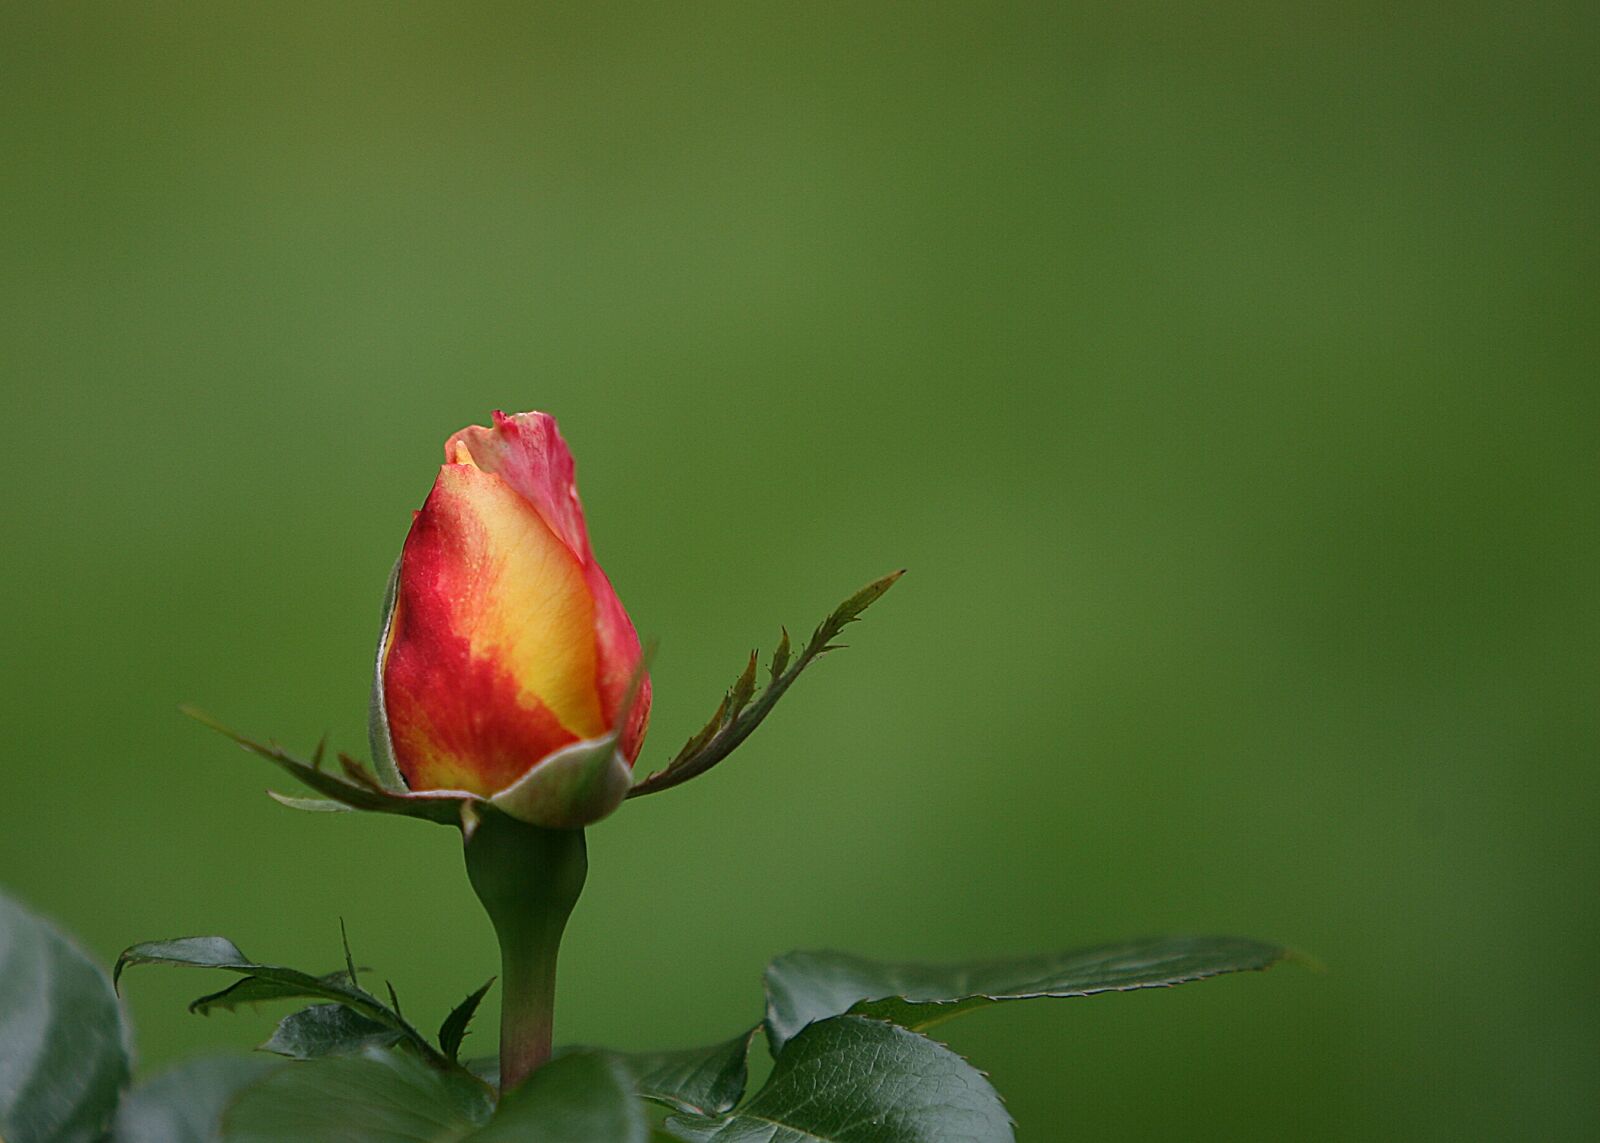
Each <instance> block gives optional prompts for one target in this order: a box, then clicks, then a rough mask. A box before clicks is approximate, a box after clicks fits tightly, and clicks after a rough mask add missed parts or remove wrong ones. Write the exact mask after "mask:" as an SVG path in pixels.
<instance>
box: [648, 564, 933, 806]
mask: <svg viewBox="0 0 1600 1143" xmlns="http://www.w3.org/2000/svg"><path fill="white" fill-rule="evenodd" d="M904 574H905V572H904V570H903V569H902V570H901V571H897V572H891V573H889V574H888V575H886V576H884V577H883V578H882V579H878V580H874V581H873V582H872V583H869V584H868V585H867V586H866V587H864V588H862V589H861V590H860V591H858V592H856V593H855V594H854V595H852V596H851V597H850V598H849V599H847V600H845V601H844V602H843V603H841V604H840V605H839V606H838V607H836V608H834V609H833V611H832V612H831V613H830V614H829V616H828V618H826V619H824V620H823V621H822V623H821V624H820V625H819V626H818V627H817V629H816V631H815V632H813V633H812V636H811V639H810V641H808V642H807V643H806V645H805V647H804V648H803V649H802V650H801V652H800V654H799V656H798V657H797V658H796V659H795V660H794V662H793V663H790V662H789V654H790V647H789V632H788V630H787V629H785V630H784V632H783V638H782V639H781V640H780V641H779V643H778V649H777V651H776V652H774V654H773V656H772V668H771V671H770V681H769V682H768V684H767V688H766V690H765V691H763V692H762V693H761V696H760V697H759V698H754V699H752V696H753V695H754V692H755V682H756V658H757V657H756V653H754V652H752V653H751V656H750V661H749V663H748V664H747V665H746V667H745V669H744V671H743V672H742V673H741V674H740V675H739V678H738V680H737V681H735V683H734V684H733V687H732V688H731V689H730V690H729V691H728V693H727V694H726V695H725V696H723V699H722V704H721V705H720V706H718V707H717V711H716V713H715V714H713V715H712V716H711V721H710V722H708V723H706V725H705V726H704V727H703V728H702V729H701V730H700V731H699V732H698V733H696V734H695V735H694V736H693V737H691V738H690V739H689V741H688V742H686V743H684V745H683V749H682V750H679V751H678V753H677V756H676V757H674V758H673V759H672V761H671V762H669V763H667V765H666V766H664V767H662V768H661V769H660V770H657V771H656V772H655V773H653V774H651V775H650V776H649V777H647V778H643V779H641V780H639V781H638V782H636V783H635V784H634V785H633V788H632V789H630V790H629V791H628V797H630V798H638V797H643V796H644V795H645V794H654V793H658V792H659V791H661V790H669V789H671V788H672V787H673V786H680V785H682V784H683V783H684V782H687V781H689V779H691V778H698V777H699V776H700V775H701V774H704V773H705V772H706V771H707V770H709V769H711V768H712V767H713V766H715V765H716V764H717V763H718V762H721V761H722V760H723V759H724V758H726V757H727V756H728V755H729V754H732V753H733V751H734V750H735V749H736V748H737V747H738V746H739V745H740V743H742V742H744V740H745V739H746V738H749V737H750V735H751V734H753V733H754V732H755V729H756V727H758V726H760V725H761V722H762V720H763V719H765V718H766V717H767V715H768V714H770V713H771V712H772V708H773V707H775V706H776V705H777V704H778V700H779V699H780V698H782V697H783V694H784V692H785V691H787V690H788V689H789V687H790V686H792V685H793V684H794V681H795V680H796V679H798V678H799V677H800V673H801V672H802V671H804V670H805V669H806V667H808V666H810V665H811V664H812V663H813V662H815V661H816V660H817V659H819V658H820V657H822V656H823V655H825V654H827V653H828V652H829V651H836V650H838V649H839V648H838V647H837V646H836V645H835V644H834V643H833V640H834V639H835V638H836V637H837V636H838V635H839V633H840V632H841V631H843V630H844V628H845V626H846V625H847V624H850V623H854V622H855V621H856V620H857V619H859V618H860V617H861V613H862V612H863V611H865V610H866V609H867V608H868V607H869V606H871V605H872V604H873V603H874V602H876V601H877V600H878V599H879V598H881V597H882V595H883V593H884V592H886V591H888V590H889V589H890V588H891V587H893V586H894V584H895V581H896V580H898V579H899V578H900V577H901V576H902V575H904Z"/></svg>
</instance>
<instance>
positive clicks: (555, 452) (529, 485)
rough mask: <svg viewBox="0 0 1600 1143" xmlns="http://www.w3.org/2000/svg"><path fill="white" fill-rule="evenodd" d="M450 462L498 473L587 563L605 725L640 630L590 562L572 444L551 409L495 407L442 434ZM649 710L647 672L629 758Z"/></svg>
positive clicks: (627, 744) (631, 725) (620, 697)
mask: <svg viewBox="0 0 1600 1143" xmlns="http://www.w3.org/2000/svg"><path fill="white" fill-rule="evenodd" d="M445 457H446V459H447V460H448V461H450V462H451V463H453V464H471V465H475V466H476V467H477V468H479V469H482V470H483V471H484V472H490V473H493V474H495V475H496V476H499V477H500V478H501V479H502V480H504V481H505V482H506V483H507V484H508V485H509V486H510V487H511V488H512V489H513V490H515V491H516V492H517V493H518V494H519V495H521V496H522V497H523V499H524V500H526V501H527V502H528V503H529V504H531V505H532V506H533V508H534V510H535V511H536V512H537V513H538V514H539V516H540V518H541V519H543V520H544V522H545V523H546V524H547V525H549V527H550V530H551V531H552V532H554V533H555V534H556V535H557V536H558V537H560V538H561V540H562V542H563V543H565V544H566V546H567V548H568V550H570V551H571V552H572V554H573V556H574V557H575V558H576V559H578V560H579V561H580V562H581V564H582V566H583V570H584V579H585V581H586V583H587V584H588V589H589V594H590V596H591V598H592V599H593V601H594V625H595V638H596V656H597V658H596V674H595V686H596V688H597V689H598V691H599V694H600V704H601V712H602V715H603V717H604V719H605V722H606V725H607V726H608V727H609V726H613V725H615V723H616V720H617V718H618V717H619V715H620V714H621V707H622V703H623V702H624V700H625V699H626V697H627V691H628V684H629V683H630V682H631V680H632V678H633V672H634V670H635V668H636V667H637V666H638V663H639V658H640V655H641V648H640V645H639V635H638V632H637V631H635V630H634V626H633V621H632V620H631V619H629V618H628V613H627V611H626V610H625V609H624V608H623V606H622V602H621V600H619V599H618V598H617V593H616V591H615V590H614V589H613V588H612V586H611V581H610V579H609V578H607V576H606V573H605V572H604V571H603V570H602V569H601V567H600V565H599V564H598V563H596V562H595V558H594V553H593V551H592V550H591V549H590V546H589V532H588V528H587V526H586V525H585V523H584V518H583V505H582V503H581V501H580V500H579V499H578V485H577V471H576V465H575V463H574V462H573V459H572V450H571V449H569V448H568V447H567V442H566V441H565V440H564V439H563V438H562V436H561V431H560V429H559V428H557V426H556V420H555V418H554V417H552V416H550V414H548V413H517V414H515V415H513V416H506V415H505V414H504V413H501V412H496V413H495V414H494V424H493V425H492V426H491V427H488V428H485V427H483V426H481V425H471V426H468V427H467V428H465V429H462V430H461V431H460V432H458V433H456V434H455V435H453V436H452V437H451V438H450V439H449V440H448V441H446V442H445ZM649 717H650V681H649V679H648V678H647V679H645V680H644V682H643V684H642V686H641V689H640V693H639V696H638V700H637V703H636V704H635V706H634V709H633V712H632V714H631V716H630V717H629V720H628V725H627V726H626V727H624V728H623V734H622V742H621V747H620V748H621V750H622V753H623V756H624V757H625V758H627V760H628V762H629V763H630V764H631V763H632V762H633V761H634V759H635V758H637V757H638V754H639V748H640V746H641V745H642V743H643V741H644V733H645V730H646V727H647V725H648V722H649Z"/></svg>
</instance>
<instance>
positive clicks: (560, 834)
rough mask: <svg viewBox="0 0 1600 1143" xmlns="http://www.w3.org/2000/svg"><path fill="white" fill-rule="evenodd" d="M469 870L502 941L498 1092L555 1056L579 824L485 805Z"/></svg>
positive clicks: (578, 884)
mask: <svg viewBox="0 0 1600 1143" xmlns="http://www.w3.org/2000/svg"><path fill="white" fill-rule="evenodd" d="M466 857H467V876H468V878H469V879H470V880H471V882H472V888H473V890H474V891H475V892H476V893H477V894H478V899H479V900H480V901H482V902H483V907H484V910H485V911H486V912H487V913H488V914H489V920H490V921H491V922H493V924H494V931H495V936H496V937H497V938H499V941H500V981H501V992H500V1090H501V1091H502V1092H508V1091H510V1090H511V1089H513V1088H514V1087H516V1086H517V1085H518V1084H520V1083H521V1082H522V1081H523V1080H525V1079H526V1078H527V1077H528V1076H529V1075H530V1074H531V1073H532V1072H534V1071H535V1070H536V1069H538V1068H539V1067H541V1066H542V1065H543V1064H545V1063H546V1062H548V1061H549V1059H550V1045H551V1034H552V1032H553V1030H554V1014H555V992H556V954H557V952H558V951H559V949H560V947H561V934H562V933H563V932H564V931H565V929H566V926H567V918H568V917H569V916H570V915H571V913H572V907H573V906H574V905H575V904H576V903H577V900H578V895H579V894H580V893H581V892H582V891H583V882H584V878H585V877H586V876H587V874H588V864H589V863H588V856H587V853H586V849H585V846H584V839H583V831H582V830H557V829H543V828H541V827H539V826H533V825H528V824H526V823H524V822H520V821H518V820H516V819H515V818H512V817H509V816H508V815H506V814H502V813H499V812H497V811H494V810H489V809H486V810H485V811H484V812H483V816H482V818H481V819H480V820H479V821H478V823H477V825H476V828H474V829H473V830H472V831H471V832H470V833H469V834H468V836H467V843H466Z"/></svg>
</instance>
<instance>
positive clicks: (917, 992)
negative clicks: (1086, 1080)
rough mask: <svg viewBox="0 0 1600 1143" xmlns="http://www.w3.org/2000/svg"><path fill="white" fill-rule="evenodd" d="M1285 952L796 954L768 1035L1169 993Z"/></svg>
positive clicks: (1144, 943) (772, 988) (1252, 944)
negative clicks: (925, 961)
mask: <svg viewBox="0 0 1600 1143" xmlns="http://www.w3.org/2000/svg"><path fill="white" fill-rule="evenodd" d="M1287 955H1288V951H1287V950H1286V949H1283V948H1281V947H1279V946H1277V945H1270V944H1265V943H1263V942H1261V941H1250V940H1242V939H1240V938H1238V937H1157V938H1153V939H1150V940H1141V941H1127V942H1124V943H1121V944H1114V945H1099V946H1096V947H1094V948H1087V949H1074V950H1071V951H1069V952H1062V953H1048V954H1044V955H1040V956H1027V957H1013V958H1010V959H1006V960H991V961H974V962H970V963H964V964H950V965H918V964H885V963H882V962H880V961H872V960H867V959H865V958H863V957H857V956H851V955H849V954H847V953H834V952H793V953H788V954H786V955H784V956H781V957H779V958H778V959H777V960H775V961H773V962H772V964H771V965H769V966H768V967H767V979H766V986H767V1023H766V1026H767V1037H768V1040H769V1041H770V1042H771V1044H772V1046H773V1048H774V1050H778V1049H781V1048H782V1047H783V1045H784V1043H785V1042H786V1041H788V1040H789V1038H790V1037H792V1036H794V1035H796V1034H797V1033H798V1032H799V1031H800V1030H801V1029H802V1028H804V1027H805V1026H806V1025H807V1024H809V1023H811V1022H812V1021H813V1020H821V1019H824V1018H826V1017H828V1016H836V1015H838V1014H840V1013H844V1012H857V1013H862V1014H865V1015H868V1016H876V1017H878V1018H880V1019H883V1020H892V1021H894V1022H895V1023H897V1024H902V1025H904V1026H905V1027H908V1028H930V1027H932V1026H933V1025H935V1024H940V1023H943V1022H944V1021H945V1020H948V1019H950V1018H951V1017H953V1016H957V1015H960V1014H961V1013H963V1012H969V1011H971V1010H972V1009H974V1008H981V1007H983V1006H985V1005H988V1004H994V1003H997V1002H1000V1001H1005V1000H1032V999H1038V998H1044V997H1069V996H1090V995H1093V994H1095V993H1097V992H1126V991H1129V990H1132V989H1136V988H1161V987H1169V986H1171V985H1175V984H1184V983H1187V982H1189V981H1194V980H1203V979H1205V978H1206V977H1209V976H1218V975H1220V974H1222V973H1228V972H1244V971H1248V970H1251V969H1264V968H1270V967H1272V966H1273V965H1274V964H1277V963H1278V962H1279V961H1280V960H1282V959H1283V958H1284V957H1285V956H1287Z"/></svg>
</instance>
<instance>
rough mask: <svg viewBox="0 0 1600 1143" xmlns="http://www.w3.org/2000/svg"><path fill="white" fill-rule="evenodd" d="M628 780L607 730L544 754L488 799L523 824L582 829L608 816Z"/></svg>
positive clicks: (614, 737) (630, 778) (613, 737)
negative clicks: (600, 734) (597, 735)
mask: <svg viewBox="0 0 1600 1143" xmlns="http://www.w3.org/2000/svg"><path fill="white" fill-rule="evenodd" d="M632 781H633V771H632V769H631V768H629V766H628V762H627V760H626V759H625V758H623V757H622V755H621V754H619V753H618V752H617V735H616V734H607V735H605V736H603V737H601V738H591V739H586V740H585V741H582V742H574V743H573V744H572V745H570V746H564V747H562V748H561V749H560V750H557V751H555V752H554V753H553V754H549V755H546V756H545V757H544V758H543V759H541V760H540V761H539V763H538V764H537V765H535V766H534V767H533V769H531V770H529V771H528V772H527V773H526V774H524V775H523V776H522V777H521V778H519V779H517V781H516V782H514V783H513V784H512V785H510V786H507V787H506V788H505V789H504V790H501V791H500V792H499V793H498V794H495V795H494V796H493V797H491V798H490V799H489V804H490V805H492V806H494V808H495V809H497V810H500V811H501V812H502V813H505V814H507V815H509V816H510V817H514V818H516V819H517V820H518V821H522V822H527V823H528V824H529V825H536V826H542V827H543V828H545V829H582V828H583V827H584V826H588V825H593V824H594V823H595V822H597V821H599V820H600V819H602V818H605V817H609V816H610V815H611V813H612V812H613V811H615V810H616V808H617V807H618V806H620V805H621V804H622V800H623V799H624V798H626V797H627V796H628V787H629V785H630V784H631V783H632Z"/></svg>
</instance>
